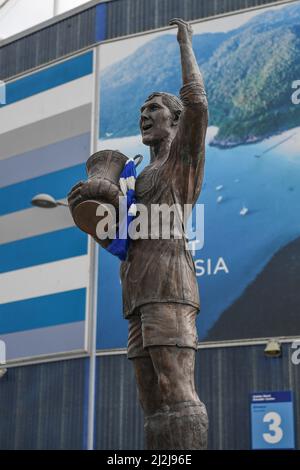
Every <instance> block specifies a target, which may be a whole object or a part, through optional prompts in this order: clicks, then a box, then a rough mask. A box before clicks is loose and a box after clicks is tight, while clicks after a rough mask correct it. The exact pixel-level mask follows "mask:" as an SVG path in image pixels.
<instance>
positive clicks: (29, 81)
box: [0, 51, 93, 106]
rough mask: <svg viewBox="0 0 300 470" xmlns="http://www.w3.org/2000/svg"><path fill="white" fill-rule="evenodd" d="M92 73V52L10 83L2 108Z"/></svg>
mask: <svg viewBox="0 0 300 470" xmlns="http://www.w3.org/2000/svg"><path fill="white" fill-rule="evenodd" d="M92 71H93V52H92V51H90V52H88V53H86V54H82V55H80V56H78V57H75V58H74V59H70V60H66V61H64V62H61V63H59V64H57V65H54V66H53V67H49V68H46V69H44V70H41V71H39V72H36V73H33V74H31V75H28V76H27V77H24V78H21V79H19V80H16V81H15V82H12V83H8V84H7V86H6V104H3V105H2V106H8V105H10V104H12V103H16V102H17V101H21V100H24V99H25V98H29V97H30V96H33V95H37V94H38V93H42V92H43V91H47V90H50V89H52V88H55V87H57V86H60V85H64V84H65V83H68V82H71V81H72V80H77V79H78V78H82V77H84V76H85V75H89V74H91V73H92ZM0 106H1V104H0Z"/></svg>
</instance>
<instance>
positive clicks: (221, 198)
mask: <svg viewBox="0 0 300 470" xmlns="http://www.w3.org/2000/svg"><path fill="white" fill-rule="evenodd" d="M222 201H223V196H219V197H217V203H218V204H220V202H222Z"/></svg>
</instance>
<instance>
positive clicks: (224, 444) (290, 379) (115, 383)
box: [96, 344, 300, 450]
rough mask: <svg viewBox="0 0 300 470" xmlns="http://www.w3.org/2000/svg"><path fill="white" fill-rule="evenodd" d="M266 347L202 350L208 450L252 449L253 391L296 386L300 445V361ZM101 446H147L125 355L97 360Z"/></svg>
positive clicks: (200, 378)
mask: <svg viewBox="0 0 300 470" xmlns="http://www.w3.org/2000/svg"><path fill="white" fill-rule="evenodd" d="M264 347H265V346H264V345H259V346H243V347H242V346H241V347H233V348H212V349H201V350H199V352H198V354H197V361H196V384H197V390H198V392H199V396H200V398H201V400H202V401H203V402H204V403H205V404H206V406H207V410H208V414H209V419H210V429H209V449H219V450H220V449H227V450H228V449H234V450H237V449H250V446H251V444H250V402H249V400H250V393H252V392H260V391H283V390H292V391H293V392H294V399H295V423H296V439H297V448H298V449H299V448H300V436H299V429H298V433H297V426H298V427H299V423H300V406H299V400H300V365H298V366H296V365H293V364H292V362H291V353H292V351H293V350H292V349H291V347H290V345H289V344H285V345H284V346H283V354H282V357H280V358H267V357H265V355H264ZM97 367H98V377H97V399H96V406H97V410H96V448H97V449H142V448H143V417H142V412H141V409H140V406H139V404H138V398H137V392H136V385H135V380H134V373H133V366H132V364H131V362H130V361H128V359H127V357H126V356H125V355H119V356H106V357H105V356H102V357H99V358H98V365H97Z"/></svg>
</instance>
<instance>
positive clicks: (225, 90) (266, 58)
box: [100, 3, 300, 147]
mask: <svg viewBox="0 0 300 470" xmlns="http://www.w3.org/2000/svg"><path fill="white" fill-rule="evenodd" d="M193 44H194V49H195V53H196V57H197V60H198V63H199V65H200V66H201V70H202V71H203V74H204V78H205V83H206V88H207V93H208V99H209V108H210V125H214V126H217V127H218V128H219V132H218V134H217V135H216V137H215V139H214V141H213V142H212V144H213V145H218V146H223V147H229V146H235V145H239V144H244V143H250V142H256V141H258V140H261V139H263V138H265V137H267V136H270V135H273V134H275V133H278V132H281V131H283V130H287V129H290V128H293V127H296V126H299V125H300V105H298V106H297V105H294V104H293V103H292V101H291V95H292V93H293V91H294V90H293V89H292V82H293V81H294V80H297V79H298V80H300V4H299V3H297V4H293V5H288V6H286V7H284V8H282V9H280V10H270V11H267V12H263V13H259V14H258V15H257V16H256V17H254V18H253V19H251V20H250V21H249V22H247V23H246V24H245V25H243V26H242V27H240V28H238V29H236V30H233V31H230V32H228V33H210V34H207V33H206V34H201V35H195V36H194V40H193ZM180 86H181V76H180V59H179V50H178V45H177V43H176V41H175V38H174V36H171V35H167V34H166V35H163V36H159V37H158V38H156V39H154V40H153V41H150V42H149V43H147V44H145V45H144V46H142V47H141V48H139V49H138V50H137V51H136V52H135V53H134V54H132V55H130V56H129V57H127V58H126V59H124V60H122V61H120V62H119V63H117V64H115V65H113V66H112V67H109V68H108V69H106V70H105V71H104V73H103V77H102V86H101V120H100V121H101V124H100V126H101V127H100V136H101V138H105V137H107V135H110V134H112V136H113V137H121V136H128V135H135V134H138V133H139V128H138V120H139V109H140V107H141V105H142V103H143V102H144V100H145V99H146V98H147V96H148V95H149V94H150V93H151V92H153V91H167V92H169V93H174V94H178V91H179V89H180Z"/></svg>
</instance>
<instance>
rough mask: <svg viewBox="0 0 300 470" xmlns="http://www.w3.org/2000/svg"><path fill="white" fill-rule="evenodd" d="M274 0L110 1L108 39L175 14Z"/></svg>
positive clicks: (198, 14)
mask: <svg viewBox="0 0 300 470" xmlns="http://www.w3.org/2000/svg"><path fill="white" fill-rule="evenodd" d="M273 1H276V0H115V1H113V2H109V3H108V11H107V38H108V39H109V38H114V37H119V36H124V35H127V34H134V33H137V32H141V31H146V30H149V29H154V28H160V27H163V26H167V25H168V23H169V20H170V19H171V18H174V17H181V18H184V19H185V20H196V19H200V18H205V17H208V16H214V15H220V14H223V13H227V12H230V11H235V10H239V9H244V8H250V7H254V6H258V5H264V4H268V3H272V2H273ZM277 1H280V0H277Z"/></svg>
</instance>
